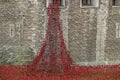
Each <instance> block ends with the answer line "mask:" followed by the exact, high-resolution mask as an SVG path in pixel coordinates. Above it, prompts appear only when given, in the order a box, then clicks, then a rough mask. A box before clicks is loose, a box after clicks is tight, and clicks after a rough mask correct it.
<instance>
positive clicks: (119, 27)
mask: <svg viewBox="0 0 120 80" xmlns="http://www.w3.org/2000/svg"><path fill="white" fill-rule="evenodd" d="M116 38H120V24H119V23H116Z"/></svg>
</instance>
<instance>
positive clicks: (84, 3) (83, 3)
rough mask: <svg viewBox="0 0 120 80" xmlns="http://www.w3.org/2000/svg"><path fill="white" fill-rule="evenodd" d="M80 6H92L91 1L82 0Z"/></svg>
mask: <svg viewBox="0 0 120 80" xmlns="http://www.w3.org/2000/svg"><path fill="white" fill-rule="evenodd" d="M82 5H83V6H91V5H92V1H91V0H82Z"/></svg>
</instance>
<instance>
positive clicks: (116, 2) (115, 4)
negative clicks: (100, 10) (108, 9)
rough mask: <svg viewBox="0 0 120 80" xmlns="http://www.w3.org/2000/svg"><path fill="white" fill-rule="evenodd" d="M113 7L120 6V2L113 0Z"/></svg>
mask: <svg viewBox="0 0 120 80" xmlns="http://www.w3.org/2000/svg"><path fill="white" fill-rule="evenodd" d="M112 5H113V6H120V0H112Z"/></svg>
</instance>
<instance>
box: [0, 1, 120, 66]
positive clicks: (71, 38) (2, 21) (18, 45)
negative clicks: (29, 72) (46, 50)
mask: <svg viewBox="0 0 120 80" xmlns="http://www.w3.org/2000/svg"><path fill="white" fill-rule="evenodd" d="M80 4H81V3H80V0H66V2H65V7H63V8H61V19H62V29H63V34H64V39H65V43H66V46H67V48H68V51H69V53H70V55H71V57H72V59H73V60H74V62H75V63H77V64H80V65H101V64H104V65H105V64H118V63H120V61H119V60H120V54H119V52H120V49H119V46H120V44H119V38H116V23H119V22H120V19H119V18H120V17H119V16H120V11H119V10H120V7H118V6H114V7H112V3H111V1H110V0H100V4H99V7H86V8H85V7H84V8H81V7H80ZM0 13H1V14H0V64H16V65H21V64H25V63H30V62H31V61H32V60H33V59H34V57H35V56H36V55H37V54H38V52H39V49H40V47H41V44H42V41H43V40H44V37H45V31H46V28H47V18H48V17H47V8H46V1H45V0H38V1H37V0H15V1H14V0H6V1H1V0H0Z"/></svg>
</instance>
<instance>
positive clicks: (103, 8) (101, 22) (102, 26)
mask: <svg viewBox="0 0 120 80" xmlns="http://www.w3.org/2000/svg"><path fill="white" fill-rule="evenodd" d="M100 1H101V2H100V3H101V4H100V8H99V9H98V11H97V35H96V38H97V39H96V61H97V62H98V63H99V62H104V54H105V50H104V49H105V40H106V34H107V33H106V30H107V19H108V15H109V14H108V11H109V1H110V0H100Z"/></svg>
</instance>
